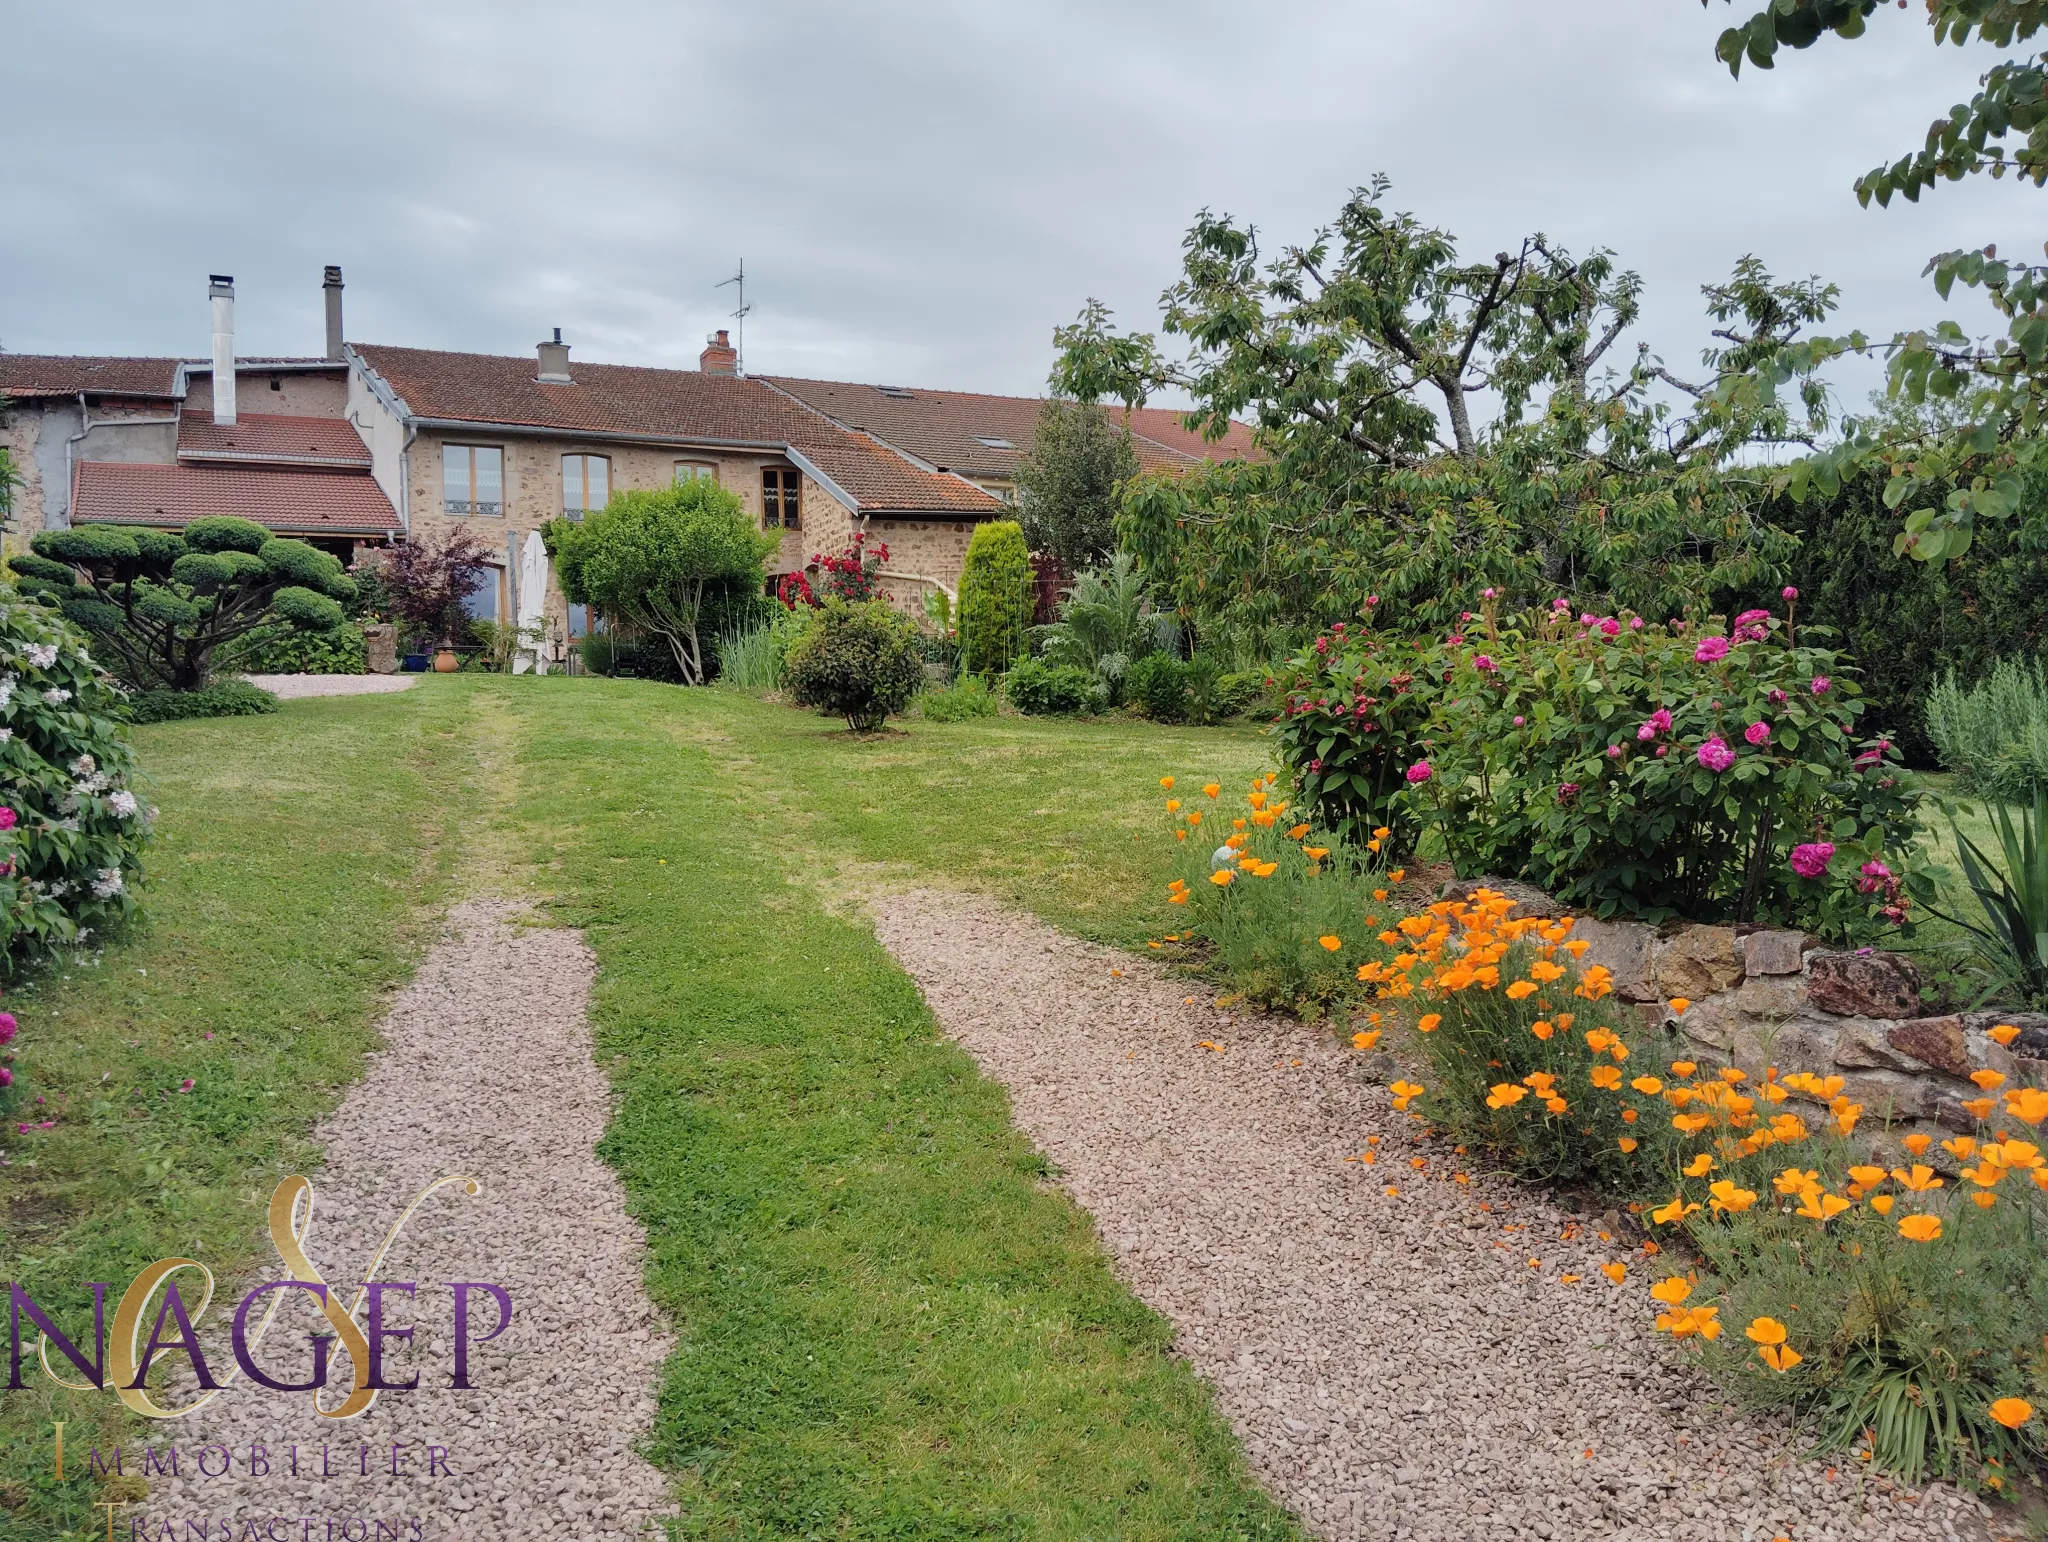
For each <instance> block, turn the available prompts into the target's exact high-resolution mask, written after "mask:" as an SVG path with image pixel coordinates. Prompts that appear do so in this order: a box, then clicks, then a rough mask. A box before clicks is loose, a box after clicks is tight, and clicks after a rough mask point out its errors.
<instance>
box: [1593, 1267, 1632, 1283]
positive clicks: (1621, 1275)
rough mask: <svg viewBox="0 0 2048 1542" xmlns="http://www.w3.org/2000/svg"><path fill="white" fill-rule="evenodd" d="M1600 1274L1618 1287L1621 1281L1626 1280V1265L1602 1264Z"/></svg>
mask: <svg viewBox="0 0 2048 1542" xmlns="http://www.w3.org/2000/svg"><path fill="white" fill-rule="evenodd" d="M1600 1272H1601V1273H1602V1274H1604V1275H1606V1276H1607V1277H1608V1278H1609V1279H1610V1280H1612V1281H1614V1283H1615V1284H1617V1285H1619V1284H1620V1283H1621V1282H1622V1281H1623V1280H1625V1279H1627V1278H1628V1265H1627V1264H1602V1265H1601V1266H1600Z"/></svg>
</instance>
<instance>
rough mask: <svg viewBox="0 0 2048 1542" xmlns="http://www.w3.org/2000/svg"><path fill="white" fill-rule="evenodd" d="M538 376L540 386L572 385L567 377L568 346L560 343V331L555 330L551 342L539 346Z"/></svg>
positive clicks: (572, 381)
mask: <svg viewBox="0 0 2048 1542" xmlns="http://www.w3.org/2000/svg"><path fill="white" fill-rule="evenodd" d="M539 352H540V374H539V376H538V377H537V378H538V379H539V381H540V383H541V384H542V385H574V384H575V383H576V382H575V381H574V380H573V379H572V378H570V375H569V345H568V344H567V343H565V342H563V341H562V329H561V328H560V327H556V328H555V335H554V338H553V340H552V341H550V342H545V343H542V344H541V345H540V349H539Z"/></svg>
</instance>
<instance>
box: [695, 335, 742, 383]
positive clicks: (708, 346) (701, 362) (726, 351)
mask: <svg viewBox="0 0 2048 1542" xmlns="http://www.w3.org/2000/svg"><path fill="white" fill-rule="evenodd" d="M697 368H699V369H700V370H702V371H703V372H704V373H705V374H707V375H737V374H738V373H739V372H740V351H739V350H738V349H737V348H735V347H733V345H732V340H731V338H730V337H728V336H727V334H726V331H725V329H724V328H723V327H720V328H719V329H718V334H717V335H716V336H715V337H713V338H711V339H710V340H709V341H707V342H706V343H705V344H704V351H703V352H702V353H700V354H698V355H697Z"/></svg>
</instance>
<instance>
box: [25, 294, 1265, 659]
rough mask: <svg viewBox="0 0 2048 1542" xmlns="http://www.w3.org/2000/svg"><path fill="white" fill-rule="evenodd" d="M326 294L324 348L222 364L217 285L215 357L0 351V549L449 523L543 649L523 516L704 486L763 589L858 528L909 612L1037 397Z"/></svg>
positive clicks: (559, 612)
mask: <svg viewBox="0 0 2048 1542" xmlns="http://www.w3.org/2000/svg"><path fill="white" fill-rule="evenodd" d="M341 295H342V280H341V271H340V269H338V268H332V267H330V268H328V269H327V270H326V276H325V282H324V298H325V303H326V320H327V348H326V352H325V354H324V355H323V356H321V357H318V358H291V359H284V358H278V359H268V358H266V359H252V358H245V357H241V356H238V355H237V354H236V353H235V351H234V281H233V280H232V279H231V278H226V277H223V276H216V277H215V278H214V279H213V280H212V283H211V286H210V290H209V298H210V304H211V307H212V313H213V316H212V319H213V354H212V357H211V359H209V360H200V359H159V358H86V357H73V356H37V355H19V354H0V444H5V445H6V446H8V448H9V449H10V450H11V451H12V452H13V456H14V459H15V461H16V463H17V466H18V467H19V468H20V470H21V473H22V475H23V478H24V485H23V487H22V488H21V489H19V491H18V493H17V497H16V505H15V513H14V517H13V519H12V521H11V522H10V525H9V529H8V532H7V544H8V546H9V548H10V549H19V548H20V547H22V546H24V545H26V542H27V539H28V537H30V536H31V535H33V534H34V533H35V532H36V531H38V530H44V529H61V528H64V527H66V526H68V525H72V524H90V523H118V524H141V525H150V526H158V527H176V526H179V525H182V524H184V523H186V522H187V521H189V520H191V519H194V518H197V517H199V516H202V515H206V514H235V515H240V516H242V517H244V518H248V519H253V520H255V521H257V522H258V523H260V524H263V525H265V526H267V527H269V528H271V529H273V530H276V531H277V532H278V533H280V534H287V535H293V536H298V537H301V538H303V539H306V540H309V541H312V542H313V543H314V544H316V545H318V546H321V547H322V548H323V549H326V550H329V551H332V552H334V553H335V555H337V556H339V557H340V558H341V559H342V560H343V561H344V562H347V561H351V560H353V559H354V557H355V555H356V554H357V550H358V548H361V547H365V546H381V545H386V544H390V543H392V542H395V541H402V540H406V539H410V538H421V537H426V536H431V535H435V534H438V533H439V532H442V531H445V530H450V529H456V528H461V529H467V530H469V531H471V532H472V533H474V534H476V535H478V536H479V537H481V539H482V543H483V545H484V546H485V548H486V549H487V550H489V551H490V552H491V553H492V559H493V567H492V571H491V573H490V575H489V579H488V581H487V582H486V584H485V585H484V586H483V588H482V589H480V590H479V591H478V592H477V594H475V595H474V596H472V599H471V610H472V613H473V614H475V615H477V616H479V617H481V618H486V619H493V620H512V619H515V618H516V619H517V620H518V621H519V622H520V623H521V624H522V625H530V624H534V623H536V622H538V623H540V624H541V625H542V626H543V628H544V633H545V637H546V642H545V643H544V645H543V655H544V657H545V658H548V659H561V658H564V657H566V656H567V654H568V652H569V650H570V649H571V648H572V647H573V646H574V644H575V643H576V642H577V641H578V640H579V639H580V637H581V636H582V635H583V634H584V633H585V632H586V631H587V630H588V628H589V627H590V625H591V621H590V618H589V617H588V616H586V615H585V614H583V611H582V607H580V606H571V605H569V604H568V603H567V601H566V599H565V598H564V597H563V595H562V593H561V590H560V587H559V585H558V584H557V583H556V582H555V580H554V576H553V574H552V573H551V572H550V571H549V567H548V564H547V560H546V556H545V553H544V551H543V549H542V546H541V541H540V536H539V531H540V529H541V527H542V526H544V525H545V524H547V522H548V521H550V520H552V519H555V518H558V517H562V516H566V517H568V518H570V519H579V518H581V517H582V516H583V515H584V514H585V513H586V512H587V511H589V510H592V509H598V508H602V507H603V506H604V504H605V502H606V501H607V500H608V499H609V498H610V496H611V494H612V493H613V492H614V491H617V490H621V489H628V488H654V487H662V486H667V485H669V484H671V483H672V482H674V481H677V480H680V479H684V478H691V477H707V478H710V479H712V480H714V481H716V482H718V483H719V484H720V485H721V486H724V487H727V488H729V489H730V490H731V491H732V492H733V493H734V494H736V495H737V496H738V497H739V499H740V501H741V503H742V504H743V505H744V506H745V507H746V509H747V511H748V513H749V514H750V515H751V516H752V517H753V518H754V519H756V520H758V521H759V522H760V524H761V526H762V527H763V528H764V529H766V530H769V531H774V532H776V533H778V534H779V535H780V537H781V543H780V545H779V547H778V548H777V549H776V550H775V552H774V553H773V555H772V556H771V557H770V558H769V560H768V562H767V564H766V568H767V572H766V574H765V575H764V578H765V581H766V582H769V583H771V584H772V583H773V582H775V581H776V579H777V578H778V577H779V576H780V575H782V574H786V573H792V572H799V571H802V570H804V569H805V568H807V567H809V566H811V565H812V564H813V563H814V561H815V559H816V557H817V555H818V554H820V553H830V552H836V551H838V550H840V549H842V548H844V547H845V546H846V545H847V544H848V543H849V542H850V541H851V540H852V538H853V535H854V534H855V532H857V531H867V532H869V534H870V535H871V537H872V538H874V539H876V540H879V541H882V542H885V543H886V544H887V545H888V548H889V562H888V565H887V567H886V568H885V570H884V574H883V585H882V587H883V590H884V593H885V594H886V595H887V597H888V598H889V600H890V602H891V603H892V604H895V605H897V606H899V607H900V608H902V609H904V610H906V611H908V612H909V613H910V614H912V615H916V616H921V615H922V614H923V600H924V597H925V596H926V595H927V594H928V593H929V592H930V591H932V590H934V589H937V590H940V591H942V592H944V593H945V594H947V595H948V596H952V595H955V594H956V593H957V589H958V585H959V580H960V573H961V567H962V563H963V561H964V559H965V556H966V550H967V543H968V540H969V538H970V537H971V536H972V534H973V531H974V528H975V526H976V525H977V524H979V523H980V522H982V521H985V520H988V519H991V518H1001V517H1006V516H1007V514H1008V512H1009V509H1008V505H1009V504H1010V502H1011V501H1012V500H1013V499H1014V497H1015V486H1016V482H1015V477H1016V467H1017V462H1018V461H1019V460H1020V459H1021V458H1022V457H1023V456H1024V455H1025V454H1026V453H1028V452H1029V449H1030V445H1031V438H1032V433H1033V430H1034V427H1035V424H1036V419H1037V413H1038V406H1039V404H1038V402H1037V400H1036V399H1034V398H1029V397H1005V396H987V395H978V394H973V393H967V392H956V391H931V390H924V389H910V388H905V387H897V386H869V385H857V384H849V383H843V382H835V381H819V380H800V379H792V378H784V377H780V376H752V375H744V374H742V373H741V372H740V370H739V356H738V354H737V352H736V351H735V350H734V349H733V348H732V346H731V344H730V342H729V340H728V338H727V334H726V333H724V332H719V333H718V334H716V336H714V337H713V338H712V339H711V340H710V342H709V343H708V344H707V346H706V347H705V349H704V351H703V353H702V354H701V355H700V357H699V361H698V368H697V369H695V370H678V369H650V368H644V367H640V366H635V365H622V364H590V363H585V362H582V361H577V362H575V363H574V364H572V363H571V361H570V357H569V352H570V350H569V346H568V344H566V343H564V342H563V341H562V339H561V333H560V331H559V329H557V330H556V331H555V332H554V335H553V336H552V337H551V338H550V339H549V340H548V341H546V342H543V343H540V344H539V345H538V346H537V347H536V349H535V350H534V352H533V353H531V354H526V355H497V354H475V353H450V352H442V351H437V350H430V349H421V348H406V347H397V346H390V345H384V344H371V343H349V342H346V341H344V336H343V329H342V308H341ZM1106 410H1108V411H1110V412H1111V413H1112V414H1114V415H1115V416H1117V417H1118V418H1119V420H1121V421H1123V422H1125V423H1126V424H1127V426H1128V427H1129V429H1130V431H1131V434H1132V443H1133V445H1134V447H1135V449H1136V451H1137V454H1138V458H1139V461H1140V463H1141V464H1142V465H1144V466H1145V467H1147V468H1148V469H1152V468H1159V469H1175V468H1182V467H1186V466H1190V465H1194V464H1196V463H1198V462H1199V461H1201V460H1204V459H1219V460H1220V459H1223V458H1226V457H1231V456H1241V455H1249V454H1253V453H1256V452H1255V451H1254V450H1253V448H1252V445H1251V441H1250V433H1249V431H1248V430H1246V429H1244V428H1242V427H1241V426H1233V429H1232V431H1231V433H1230V434H1229V435H1227V436H1226V437H1225V438H1224V439H1223V440H1222V441H1220V442H1218V443H1209V442H1206V441H1204V440H1203V439H1201V438H1200V437H1199V436H1198V435H1196V434H1194V433H1191V432H1189V431H1187V430H1186V429H1184V428H1182V427H1181V426H1180V421H1179V417H1180V415H1179V414H1178V413H1176V412H1171V411H1163V410H1159V409H1144V408H1140V409H1137V410H1135V411H1127V410H1126V409H1123V408H1120V407H1119V408H1109V409H1106Z"/></svg>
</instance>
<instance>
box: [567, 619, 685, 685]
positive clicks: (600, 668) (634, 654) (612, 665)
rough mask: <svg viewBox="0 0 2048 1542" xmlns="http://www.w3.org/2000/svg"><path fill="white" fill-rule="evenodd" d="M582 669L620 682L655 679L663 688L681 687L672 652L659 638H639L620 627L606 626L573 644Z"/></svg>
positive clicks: (677, 668)
mask: <svg viewBox="0 0 2048 1542" xmlns="http://www.w3.org/2000/svg"><path fill="white" fill-rule="evenodd" d="M576 651H577V652H578V653H579V654H581V655H582V658H583V667H584V668H585V669H587V670H588V671H589V672H590V673H591V674H593V675H610V676H613V677H615V678H617V679H622V680H656V681H659V682H660V683H661V684H663V685H681V684H682V683H683V671H682V668H681V666H680V665H678V664H677V663H676V656H675V651H674V650H673V649H672V648H670V647H669V645H668V644H667V643H666V642H664V641H662V640H661V639H659V638H650V637H643V636H641V635H640V634H639V633H638V632H631V631H627V630H626V629H625V628H623V627H616V626H612V627H606V628H605V629H604V630H603V631H602V632H592V633H591V634H590V635H589V636H587V637H585V638H584V639H583V640H582V641H581V642H580V643H578V644H577V645H576Z"/></svg>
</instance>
